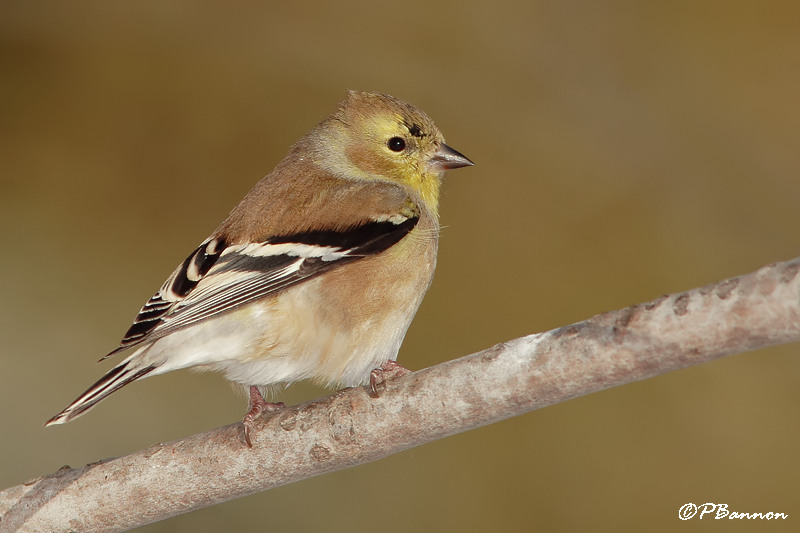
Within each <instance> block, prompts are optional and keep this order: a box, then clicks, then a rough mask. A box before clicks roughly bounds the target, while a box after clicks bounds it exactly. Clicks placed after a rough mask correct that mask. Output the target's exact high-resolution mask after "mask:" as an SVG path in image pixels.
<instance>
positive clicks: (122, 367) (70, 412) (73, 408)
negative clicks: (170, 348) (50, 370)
mask: <svg viewBox="0 0 800 533" xmlns="http://www.w3.org/2000/svg"><path fill="white" fill-rule="evenodd" d="M155 369H156V365H149V366H144V367H142V366H137V365H136V364H131V361H130V359H129V360H127V361H123V362H122V363H121V364H119V365H117V366H115V367H114V368H112V369H111V370H109V371H108V373H107V374H106V375H105V376H103V377H102V378H100V379H99V380H97V383H95V384H94V385H92V386H91V387H89V388H88V389H87V390H86V392H84V393H83V394H81V395H80V396H78V398H77V399H76V400H75V401H74V402H72V403H71V404H69V405H68V406H67V407H65V408H64V410H63V411H61V412H60V413H58V414H57V415H56V416H54V417H53V418H51V419H50V420H48V421H47V422H45V424H44V425H45V427H47V426H52V425H53V424H63V423H65V422H69V421H70V420H72V419H73V418H77V417H79V416H80V415H82V414H83V413H85V412H86V411H88V410H89V409H91V408H92V407H94V406H95V404H97V402H99V401H100V400H102V399H103V398H105V397H106V396H108V395H109V394H111V393H112V392H114V391H117V390H119V389H120V388H122V387H124V386H125V385H127V384H128V383H130V382H131V381H134V380H137V379H139V378H141V377H143V376H146V375H147V374H149V373H150V372H152V371H153V370H155Z"/></svg>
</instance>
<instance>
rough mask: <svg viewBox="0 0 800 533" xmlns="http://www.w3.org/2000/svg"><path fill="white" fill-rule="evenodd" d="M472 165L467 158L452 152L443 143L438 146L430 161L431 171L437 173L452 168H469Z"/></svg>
mask: <svg viewBox="0 0 800 533" xmlns="http://www.w3.org/2000/svg"><path fill="white" fill-rule="evenodd" d="M474 164H475V163H473V162H472V161H470V160H469V158H467V156H465V155H463V154H461V153H459V152H457V151H456V150H453V149H452V148H450V147H449V146H447V145H446V144H444V143H442V144H441V145H439V149H438V150H437V151H436V153H435V154H433V157H432V158H431V161H430V166H431V169H433V170H434V171H437V172H442V171H444V170H450V169H453V168H461V167H471V166H472V165H474Z"/></svg>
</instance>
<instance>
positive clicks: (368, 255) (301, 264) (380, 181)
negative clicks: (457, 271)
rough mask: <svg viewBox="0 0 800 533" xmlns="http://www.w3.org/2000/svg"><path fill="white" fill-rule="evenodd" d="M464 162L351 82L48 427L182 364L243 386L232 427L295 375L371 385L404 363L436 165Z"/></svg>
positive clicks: (424, 272) (434, 214)
mask: <svg viewBox="0 0 800 533" xmlns="http://www.w3.org/2000/svg"><path fill="white" fill-rule="evenodd" d="M471 165H473V162H472V161H471V160H470V159H468V158H467V157H466V156H464V155H463V154H461V153H459V152H458V151H456V150H454V149H453V148H451V147H449V146H448V145H447V144H445V142H444V137H443V136H442V133H441V132H440V131H439V129H438V128H437V127H436V125H435V124H434V123H433V121H432V120H431V119H430V118H429V117H428V116H427V115H426V114H425V113H423V112H422V111H421V110H419V109H417V108H416V107H414V106H412V105H411V104H408V103H406V102H405V101H402V100H400V99H397V98H394V97H392V96H389V95H387V94H383V93H378V92H364V91H349V92H348V93H347V96H346V98H345V99H344V100H343V101H342V102H341V103H339V105H338V106H337V108H336V110H335V111H334V112H333V113H332V114H331V115H330V116H329V117H327V118H326V119H324V120H322V121H321V122H320V123H319V124H317V125H316V126H315V127H314V128H312V129H311V131H310V132H309V133H308V134H306V135H305V136H304V137H303V138H301V139H300V140H299V141H298V142H296V143H295V144H294V145H293V146H292V147H291V148H290V149H289V152H288V154H287V155H286V156H285V157H284V159H283V160H281V161H280V162H279V163H278V165H277V166H276V167H275V169H274V170H273V171H272V172H270V173H269V174H267V175H266V176H265V177H264V178H263V179H261V180H260V181H259V182H258V183H257V184H256V185H255V186H254V187H253V188H252V189H251V190H250V191H249V192H248V193H247V195H245V197H244V198H243V199H242V200H241V202H240V203H239V204H238V205H237V206H236V207H235V208H234V209H233V210H232V211H231V212H230V214H229V215H228V217H227V218H226V219H225V220H224V221H223V222H222V223H221V224H220V225H219V227H218V228H217V229H216V230H214V232H213V233H212V234H211V235H210V236H209V237H208V238H207V239H206V240H204V241H203V242H202V243H201V244H200V245H199V246H198V247H197V248H196V249H194V251H192V252H191V253H190V254H189V256H188V257H187V258H186V260H185V261H183V263H181V264H180V265H179V266H178V267H177V268H176V269H175V271H174V272H173V273H172V275H170V276H169V277H168V278H167V280H166V281H165V282H164V284H163V285H162V286H161V288H160V289H159V290H158V292H156V293H155V295H153V297H152V298H150V299H149V300H148V301H147V302H146V303H145V304H144V306H143V307H142V308H141V310H140V311H139V313H138V315H137V316H136V318H135V319H134V320H133V323H132V325H131V326H130V328H129V329H128V330H127V332H126V333H125V335H124V336H123V338H122V340H121V341H120V344H119V346H118V347H117V348H116V349H114V350H113V351H111V352H110V353H109V354H108V355H106V356H105V357H103V358H102V359H101V361H102V360H103V359H105V358H107V357H111V356H114V355H116V354H118V353H120V352H123V351H127V350H133V352H132V353H131V354H130V355H128V356H127V357H126V358H125V359H124V360H122V362H121V363H119V364H118V365H117V366H115V367H114V368H112V369H111V370H110V371H108V372H107V373H106V374H105V375H104V376H103V377H101V378H100V379H99V380H98V381H97V382H96V383H94V384H93V385H92V386H91V387H89V388H88V389H87V390H86V392H84V393H83V394H81V395H80V396H79V397H78V398H77V399H75V400H74V401H73V402H72V403H70V404H69V405H68V406H67V407H66V408H64V409H63V410H62V411H61V412H59V413H58V414H57V415H55V416H53V417H52V418H51V419H49V420H48V421H47V422H46V423H45V426H51V425H54V424H62V423H64V422H68V421H70V420H72V419H74V418H77V417H78V416H80V415H82V414H84V413H86V412H87V411H88V410H89V409H91V408H92V407H94V406H95V405H96V404H97V403H98V402H100V401H101V400H103V399H105V398H106V397H107V396H109V395H110V394H112V393H113V392H115V391H117V390H119V389H120V388H121V387H123V386H125V385H127V384H128V383H131V382H133V381H135V380H138V379H142V378H144V377H150V376H155V375H158V374H163V373H165V372H169V371H172V370H178V369H183V368H192V369H195V370H212V371H217V372H221V373H222V374H223V375H224V376H225V377H226V378H227V379H228V380H230V381H232V382H233V383H235V384H238V385H241V386H242V387H244V389H245V390H248V391H249V402H248V411H247V413H246V414H245V416H244V418H243V420H242V424H243V434H244V440H245V443H246V444H247V446H252V442H251V438H250V435H251V432H252V431H253V425H254V423H255V420H256V419H257V418H258V417H259V416H261V415H262V414H263V413H265V412H270V411H274V410H277V409H280V408H282V407H284V405H283V404H282V403H270V402H267V401H266V400H265V399H264V394H265V391H266V390H269V389H271V388H273V387H280V386H288V385H290V384H292V383H294V382H297V381H301V380H310V381H312V382H315V383H318V384H321V385H324V386H327V387H353V386H361V385H367V384H369V386H370V390H371V392H372V395H373V396H375V395H377V394H378V390H377V387H378V385H380V384H381V383H382V382H383V381H385V379H389V378H392V377H395V376H397V375H401V374H404V373H407V372H409V371H408V370H406V369H405V368H404V367H402V366H401V365H400V364H399V363H397V362H396V359H397V354H398V351H399V349H400V345H401V343H402V341H403V338H404V337H405V334H406V331H407V329H408V327H409V325H410V324H411V321H412V319H413V317H414V315H415V314H416V312H417V309H418V308H419V306H420V303H421V302H422V298H423V296H424V294H425V292H426V291H427V290H428V287H429V286H430V284H431V281H432V278H433V273H434V268H435V266H436V256H437V248H438V238H439V229H440V228H439V216H438V206H439V196H440V189H441V185H442V178H443V175H444V172H445V171H447V170H450V169H456V168H460V167H466V166H471Z"/></svg>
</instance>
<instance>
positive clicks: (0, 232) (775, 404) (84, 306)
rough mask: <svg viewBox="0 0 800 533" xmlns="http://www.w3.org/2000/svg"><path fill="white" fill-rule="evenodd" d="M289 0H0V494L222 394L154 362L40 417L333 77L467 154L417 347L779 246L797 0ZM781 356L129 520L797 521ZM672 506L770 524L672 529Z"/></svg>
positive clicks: (523, 525)
mask: <svg viewBox="0 0 800 533" xmlns="http://www.w3.org/2000/svg"><path fill="white" fill-rule="evenodd" d="M289 4H290V3H289V2H271V3H267V2H264V3H255V2H231V3H228V2H224V3H223V2H217V3H210V2H185V1H181V2H178V1H139V2H125V3H121V2H91V3H89V2H22V1H14V2H11V1H5V2H3V3H2V4H0V136H1V137H0V169H1V170H0V250H2V252H0V254H2V255H1V256H0V259H1V260H0V295H1V296H0V298H2V300H1V303H2V305H0V338H2V343H1V344H0V346H1V348H0V405H2V409H0V427H2V431H1V436H0V487H7V486H11V485H14V484H18V483H22V482H24V481H25V480H26V479H29V478H32V477H35V476H38V475H43V474H47V473H50V472H53V471H55V470H57V469H58V468H59V467H60V466H62V465H64V464H70V465H72V466H81V465H83V464H85V463H87V462H91V461H94V460H98V459H102V458H106V457H111V456H118V455H123V454H126V453H129V452H132V451H135V450H138V449H141V448H143V447H146V446H148V445H150V444H152V443H154V442H166V441H169V440H173V439H177V438H180V437H182V436H185V435H189V434H192V433H195V432H199V431H202V430H205V429H209V428H212V427H215V426H219V425H224V424H228V423H231V422H234V421H236V420H239V419H240V418H241V416H242V414H243V411H244V400H243V399H242V398H241V397H240V396H237V395H236V394H234V393H232V391H231V388H230V387H229V385H227V383H226V382H225V380H223V379H222V378H221V377H220V376H218V375H213V374H195V373H191V372H176V373H173V374H169V375H166V376H160V377H157V378H154V379H149V380H144V381H142V382H140V383H135V384H133V385H131V386H129V387H126V388H125V389H124V390H122V391H120V392H119V393H117V394H115V395H114V396H112V397H111V398H109V399H108V400H106V401H105V402H104V403H103V404H101V405H100V406H99V407H98V408H97V409H95V410H94V411H92V412H91V413H90V414H88V415H87V416H85V417H84V418H81V419H80V420H78V421H76V422H73V423H70V424H68V425H66V426H59V427H55V428H48V429H43V428H42V423H43V422H44V421H45V420H46V419H47V418H49V417H50V416H51V415H53V414H55V413H56V412H57V411H58V410H60V409H61V408H62V407H64V405H66V403H67V402H69V401H70V400H72V399H73V398H74V397H75V396H76V395H77V394H78V393H80V392H81V391H83V390H84V388H85V387H86V386H88V385H89V384H90V383H92V382H93V381H94V380H95V379H97V378H98V377H99V376H100V375H101V373H103V372H104V371H106V370H108V369H109V368H111V365H110V364H108V363H106V364H103V365H98V366H95V364H94V362H95V360H97V358H98V357H100V356H101V355H103V354H105V353H106V352H107V351H109V350H110V349H112V348H114V347H115V346H116V343H117V341H118V340H119V338H120V337H121V335H122V334H123V333H124V331H125V330H126V328H127V327H128V325H129V322H130V320H131V319H132V318H133V316H134V314H135V313H136V311H137V310H138V309H139V307H140V306H141V304H143V303H144V301H145V300H146V299H147V298H148V297H150V296H151V295H152V293H153V292H154V291H155V290H156V289H157V288H158V287H159V286H160V284H161V282H162V281H163V279H164V278H165V277H166V276H167V275H168V274H169V273H170V272H171V271H172V269H173V268H174V267H175V266H176V265H177V264H178V263H179V262H180V261H181V260H183V259H184V257H185V256H186V254H187V253H188V252H189V251H191V250H192V249H193V248H194V247H195V246H196V245H197V244H198V243H199V242H200V241H201V240H202V239H204V238H205V237H206V235H207V234H208V233H209V232H210V231H211V230H213V229H214V228H215V227H216V225H217V224H218V223H219V222H220V221H221V220H222V218H223V217H224V216H225V215H226V214H227V212H228V211H229V210H230V209H231V208H232V207H233V206H234V205H235V204H236V202H237V201H238V200H239V198H240V197H241V196H242V195H243V194H244V193H245V192H246V191H247V190H248V189H249V188H250V186H252V184H254V183H255V182H256V181H257V180H258V179H259V178H260V177H261V176H263V175H264V174H266V173H267V172H269V170H270V169H271V168H272V167H273V166H274V165H275V164H276V163H277V162H278V161H279V160H280V158H282V157H283V155H284V154H285V152H286V150H287V148H288V147H289V146H290V145H291V144H292V143H293V142H294V141H295V140H297V139H298V138H299V137H300V136H301V135H303V134H304V133H305V132H306V131H307V130H308V129H309V128H311V127H312V126H313V125H314V124H315V123H316V122H318V121H319V120H321V119H322V118H323V117H325V116H326V115H327V114H328V113H330V112H331V111H332V110H333V109H334V107H335V105H336V104H337V102H338V101H339V100H341V99H342V98H343V97H344V95H345V91H346V90H347V89H348V88H353V89H363V90H379V91H382V92H387V93H389V94H392V95H395V96H397V97H400V98H403V99H406V100H408V101H410V102H412V103H414V104H415V105H417V106H419V107H420V108H422V109H423V110H425V111H426V112H427V113H428V114H429V115H431V117H433V119H434V120H435V121H436V122H437V124H438V125H439V127H440V128H441V129H442V130H443V132H444V134H445V136H446V138H447V141H448V143H449V144H450V145H452V146H453V147H455V148H456V149H458V150H460V151H462V152H463V153H464V154H466V155H468V156H469V157H470V158H472V159H473V160H474V161H475V162H476V166H475V167H474V168H470V169H464V170H458V171H454V172H451V173H449V174H448V176H447V179H446V183H445V190H444V196H443V201H442V208H441V212H442V223H443V224H444V225H445V226H446V228H445V229H444V230H443V233H442V239H441V252H440V256H439V268H438V271H437V274H436V279H435V281H434V284H433V287H432V288H431V290H430V292H429V294H428V296H427V298H426V300H425V302H424V303H423V305H422V308H421V309H420V311H419V313H418V315H417V318H416V320H415V322H414V324H413V325H412V327H411V329H410V331H409V334H408V336H407V339H406V342H405V345H404V347H403V349H402V351H401V354H400V361H401V362H402V363H403V364H405V365H406V366H408V367H410V368H412V369H419V368H423V367H427V366H430V365H434V364H436V363H439V362H442V361H445V360H448V359H452V358H455V357H458V356H461V355H466V354H468V353H472V352H475V351H478V350H480V349H483V348H486V347H488V346H491V345H492V344H494V343H497V342H500V341H503V340H508V339H511V338H515V337H518V336H521V335H524V334H528V333H534V332H538V331H544V330H548V329H551V328H554V327H558V326H561V325H566V324H569V323H572V322H576V321H579V320H582V319H585V318H587V317H589V316H592V315H594V314H596V313H599V312H602V311H607V310H611V309H616V308H620V307H624V306H627V305H630V304H634V303H638V302H642V301H646V300H649V299H652V298H654V297H657V296H659V295H661V294H664V293H670V292H677V291H682V290H686V289H689V288H692V287H696V286H699V285H703V284H707V283H711V282H714V281H718V280H721V279H724V278H726V277H730V276H735V275H738V274H742V273H746V272H749V271H752V270H755V269H757V268H758V267H760V266H762V265H764V264H766V263H770V262H772V261H777V260H784V259H789V258H792V257H795V256H797V255H798V254H799V253H800V232H798V224H797V219H798V195H799V194H800V180H798V176H799V175H800V105H799V104H798V95H800V8H798V7H797V4H792V3H788V2H787V3H778V2H764V3H759V2H702V1H701V2H696V1H691V2H683V1H678V2H650V3H642V2H592V1H583V2H557V1H553V2H508V1H506V2H503V1H500V2H476V1H470V0H462V1H459V2H438V3H435V2H415V1H410V0H409V1H405V2H375V1H370V2H366V1H365V2H362V3H352V2H340V3H338V4H336V6H337V7H333V4H328V3H324V2H316V3H303V2H297V3H294V4H292V5H289ZM798 350H800V347H799V346H797V345H791V346H785V347H778V348H771V349H765V350H761V351H758V352H756V353H751V354H745V355H739V356H734V357H730V358H726V359H723V360H720V361H717V362H714V363H711V364H707V365H703V366H701V367H697V368H692V369H688V370H682V371H679V372H674V373H671V374H668V375H664V376H661V377H658V378H655V379H651V380H648V381H645V382H640V383H636V384H632V385H628V386H625V387H621V388H618V389H614V390H610V391H606V392H603V393H599V394H594V395H591V396H589V397H584V398H580V399H576V400H573V401H570V402H567V403H564V404H560V405H557V406H554V407H551V408H547V409H543V410H541V411H536V412H533V413H529V414H526V415H524V416H520V417H517V418H514V419H512V420H509V421H506V422H502V423H498V424H494V425H492V426H489V427H486V428H483V429H480V430H476V431H472V432H470V433H467V434H463V435H458V436H455V437H451V438H448V439H445V440H442V441H439V442H434V443H431V444H428V445H426V446H422V447H420V448H417V449H414V450H411V451H407V452H405V453H401V454H398V455H395V456H392V457H389V458H387V459H384V460H382V461H379V462H377V463H373V464H369V465H365V466H361V467H358V468H353V469H349V470H345V471H342V472H339V473H335V474H331V475H326V476H322V477H318V478H314V479H310V480H307V481H304V482H301V483H297V484H294V485H291V486H287V487H283V488H280V489H276V490H272V491H268V492H265V493H262V494H258V495H254V496H251V497H248V498H244V499H241V500H237V501H234V502H230V503H227V504H223V505H219V506H215V507H212V508H209V509H205V510H201V511H198V512H195V513H191V514H188V515H183V516H180V517H177V518H173V519H171V520H168V521H166V522H163V523H161V524H153V525H150V526H148V527H145V528H142V529H141V531H146V532H167V531H169V532H188V531H192V532H217V531H234V530H235V531H381V532H400V531H409V530H412V531H477V530H486V531H532V530H534V529H536V530H542V531H586V530H605V531H610V530H617V531H641V530H643V529H647V530H649V531H676V530H677V531H702V532H707V531H717V530H719V531H722V530H724V531H726V532H727V531H747V530H753V529H755V528H762V529H761V530H762V531H781V530H783V531H785V530H787V529H789V528H790V527H795V528H796V527H797V521H798V520H800V504H798V493H799V492H800V491H798V479H800V468H798V460H797V449H798V437H800V426H799V425H798V420H797V406H798V401H799V400H800V387H798V379H800V363H799V362H798V357H797V352H798ZM322 394H325V392H324V391H322V390H319V389H312V388H309V387H305V386H298V387H294V388H292V390H291V391H290V392H289V393H288V394H287V395H286V396H285V397H284V398H283V399H285V400H286V401H288V402H293V403H296V402H299V401H303V400H306V399H310V398H314V397H317V396H319V395H322ZM687 502H694V503H696V504H702V503H704V502H716V503H724V504H728V505H729V506H730V509H731V510H736V511H749V512H756V511H761V512H768V511H778V512H784V513H788V514H789V515H790V519H789V521H788V522H783V523H775V522H770V523H757V524H756V523H752V522H750V523H738V522H737V523H729V521H727V520H726V521H724V522H725V523H724V524H720V522H723V521H716V522H715V521H713V520H710V519H709V518H706V519H704V520H703V521H702V522H701V521H699V519H698V518H695V519H693V520H691V521H688V522H682V521H680V520H678V517H677V516H678V509H679V507H680V506H681V505H683V504H684V503H687ZM131 505H135V502H131ZM709 522H711V523H709ZM251 528H252V529H251ZM720 528H723V529H720Z"/></svg>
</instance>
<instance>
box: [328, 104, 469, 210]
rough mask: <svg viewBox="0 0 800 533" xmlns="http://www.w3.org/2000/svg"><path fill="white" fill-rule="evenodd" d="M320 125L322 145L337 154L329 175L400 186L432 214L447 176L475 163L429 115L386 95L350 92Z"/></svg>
mask: <svg viewBox="0 0 800 533" xmlns="http://www.w3.org/2000/svg"><path fill="white" fill-rule="evenodd" d="M320 126H321V133H322V138H323V142H328V143H330V145H331V146H330V147H331V148H333V149H334V150H336V151H337V152H338V154H339V157H336V158H334V159H333V160H335V161H336V163H334V165H335V166H336V167H338V168H336V169H331V170H338V173H339V174H340V175H349V176H352V177H353V178H355V179H377V180H383V181H392V182H396V183H399V184H401V185H403V186H405V187H408V188H410V189H412V190H413V191H415V192H416V193H417V194H418V195H419V196H420V197H421V198H422V200H423V201H425V202H426V203H427V204H428V205H429V207H431V208H432V210H433V211H434V212H435V211H436V207H437V205H438V198H439V187H440V185H441V178H442V175H443V174H444V171H445V170H449V169H453V168H459V167H464V166H470V165H472V164H473V163H472V161H470V160H469V159H467V158H466V157H465V156H464V155H462V154H460V153H458V152H457V151H455V150H453V149H452V148H450V147H449V146H447V145H446V144H445V143H444V137H443V136H442V133H441V132H440V131H439V129H438V128H437V127H436V125H435V124H434V123H433V121H432V120H431V119H430V118H428V116H427V115H426V114H425V113H423V112H422V111H420V110H419V109H417V108H415V107H414V106H412V105H410V104H407V103H406V102H403V101H401V100H398V99H396V98H393V97H391V96H388V95H385V94H380V93H370V92H359V91H350V93H349V94H348V95H347V98H346V99H345V100H344V101H343V102H342V103H341V104H340V105H339V108H338V109H337V111H336V112H335V113H334V114H333V115H332V116H331V117H330V118H329V119H328V120H326V121H325V122H323V123H322V124H321V125H320Z"/></svg>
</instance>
